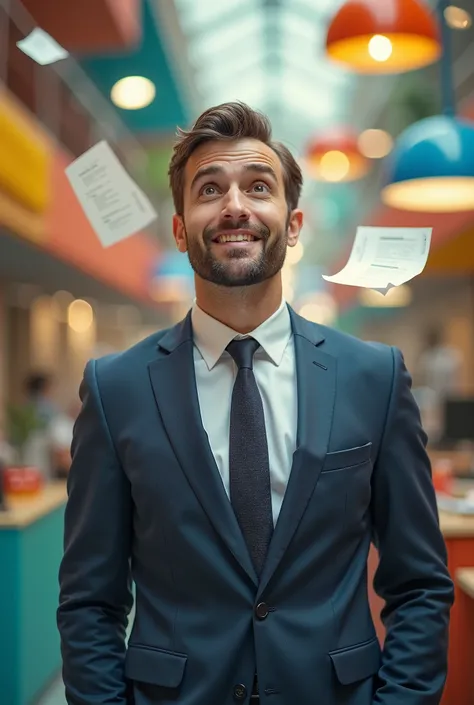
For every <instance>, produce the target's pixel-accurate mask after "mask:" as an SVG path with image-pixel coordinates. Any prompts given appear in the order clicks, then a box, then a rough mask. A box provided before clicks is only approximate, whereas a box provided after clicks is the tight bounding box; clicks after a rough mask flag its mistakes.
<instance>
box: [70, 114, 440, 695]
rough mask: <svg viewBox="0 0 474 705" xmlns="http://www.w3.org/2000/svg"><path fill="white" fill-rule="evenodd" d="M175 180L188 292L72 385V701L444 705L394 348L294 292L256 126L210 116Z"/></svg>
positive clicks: (278, 159)
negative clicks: (370, 589)
mask: <svg viewBox="0 0 474 705" xmlns="http://www.w3.org/2000/svg"><path fill="white" fill-rule="evenodd" d="M170 182H171V189H172V192H173V197H174V203H175V208H176V215H175V216H174V221H173V228H174V236H175V240H176V244H177V247H178V249H179V251H180V252H182V253H187V255H188V256H189V260H190V262H191V265H192V267H193V269H194V272H195V286H196V302H195V304H194V306H193V308H192V310H191V311H190V313H189V314H188V315H187V316H186V318H185V319H184V320H183V321H182V322H181V323H179V324H178V325H176V326H175V327H173V328H170V329H168V330H165V331H160V332H158V333H156V334H154V335H152V336H151V337H149V338H147V339H145V340H144V341H142V342H140V343H139V344H138V345H136V346H134V347H133V348H131V349H130V350H128V351H126V352H124V353H120V354H115V355H110V356H107V357H105V358H102V359H100V360H95V361H91V362H90V363H88V365H87V367H86V370H85V375H84V379H83V382H82V386H81V398H82V401H83V407H82V410H81V412H80V414H79V417H78V420H77V423H76V427H75V432H74V440H73V461H72V465H71V469H70V473H69V479H68V487H69V501H68V505H67V510H66V521H65V553H64V558H63V561H62V565H61V571H60V585H61V594H60V606H59V610H58V624H59V629H60V632H61V643H62V656H63V677H64V682H65V685H66V697H67V701H68V703H69V705H98V703H115V704H116V705H126V704H128V705H131V704H132V703H134V704H135V705H161V704H163V705H164V703H171V702H175V703H180V704H181V705H230V703H233V702H242V703H244V702H249V703H250V702H252V703H253V702H260V701H262V702H263V701H265V702H269V703H270V702H271V703H274V704H275V705H296V704H299V705H310V703H316V702H324V703H325V705H373V703H375V702H377V703H379V705H400V703H403V705H436V704H437V703H439V702H440V700H441V694H442V691H443V686H444V682H445V677H446V660H447V636H448V621H449V611H450V607H451V604H452V601H453V585H452V581H451V578H450V576H449V573H448V571H447V567H446V551H445V545H444V541H443V538H442V535H441V532H440V529H439V526H438V516H437V507H436V500H435V493H434V490H433V486H432V482H431V475H430V464H429V460H428V457H427V454H426V451H425V443H426V435H425V433H424V431H423V429H422V427H421V424H420V417H419V413H418V408H417V406H416V403H415V401H414V399H413V397H412V394H411V392H410V385H411V379H410V376H409V374H408V372H407V370H406V368H405V365H404V361H403V358H402V355H401V353H400V352H399V350H398V349H396V348H390V347H387V346H384V345H381V344H376V343H365V342H362V341H360V340H357V339H355V338H352V337H350V336H348V335H345V334H343V333H341V332H338V331H336V330H332V329H330V328H327V327H324V326H320V325H317V324H315V323H310V322H309V321H307V320H305V319H303V318H301V317H300V316H298V315H297V314H296V313H295V312H294V311H293V310H292V309H291V308H290V307H289V306H288V305H287V304H286V303H285V301H284V300H283V295H282V277H281V270H282V266H283V263H284V260H285V256H286V252H287V247H288V246H289V247H292V246H294V245H295V244H296V243H297V241H298V237H299V233H300V229H301V227H302V222H303V216H302V212H301V210H300V209H299V208H298V202H299V198H300V193H301V187H302V175H301V171H300V168H299V166H298V164H297V162H296V161H295V159H294V158H293V156H292V155H291V153H290V152H289V150H288V149H287V148H285V147H284V146H283V145H281V144H280V143H276V142H274V141H272V136H271V127H270V124H269V122H268V120H267V119H266V118H265V116H263V115H262V114H260V113H257V112H255V111H253V110H252V109H250V108H249V107H248V106H246V105H243V104H241V103H228V104H224V105H220V106H217V107H215V108H211V109H210V110H208V111H206V112H205V113H204V114H203V115H201V116H200V117H199V118H198V120H197V122H196V123H195V125H194V126H193V127H192V129H190V130H189V131H180V132H179V138H178V141H177V144H176V146H175V149H174V153H173V156H172V159H171V165H170ZM372 540H373V541H374V542H375V544H376V546H377V548H378V550H379V555H380V563H379V567H378V570H377V574H376V578H375V588H376V591H377V593H378V594H379V595H380V596H381V597H382V598H383V600H384V601H385V609H384V613H383V617H384V622H385V626H386V630H387V631H386V640H385V643H384V646H383V648H382V649H381V647H380V644H379V641H378V639H377V636H376V633H375V628H374V624H373V621H372V617H371V612H370V606H369V603H368V596H367V558H368V553H369V548H370V544H371V541H372ZM132 579H133V581H134V583H135V587H136V616H135V621H134V624H133V630H132V633H131V636H130V640H129V642H128V646H127V645H126V627H127V618H128V614H129V612H130V609H131V606H132V592H131V584H132Z"/></svg>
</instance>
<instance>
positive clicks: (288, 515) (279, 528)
mask: <svg viewBox="0 0 474 705" xmlns="http://www.w3.org/2000/svg"><path fill="white" fill-rule="evenodd" d="M290 315H291V321H292V327H293V334H294V343H295V360H296V373H297V393H298V432H297V443H296V451H295V453H294V456H293V467H292V470H291V475H290V479H289V482H288V487H287V489H286V493H285V497H284V500H283V504H282V508H281V511H280V516H279V518H278V521H277V524H276V527H275V531H274V534H273V537H272V541H271V544H270V548H269V552H268V557H267V561H266V564H265V567H264V570H263V574H262V576H261V580H260V585H259V594H261V593H262V592H263V590H264V589H265V587H266V586H267V585H268V582H269V580H270V579H271V577H272V575H273V574H274V572H275V570H276V568H277V567H278V565H279V563H280V561H281V559H282V557H283V555H284V553H285V551H286V549H287V548H288V545H289V543H290V541H291V539H292V538H293V536H294V533H295V531H296V529H297V527H298V524H299V522H300V520H301V518H302V516H303V514H304V511H305V509H306V507H307V504H308V502H309V500H310V497H311V494H312V492H313V490H314V488H315V487H316V484H317V482H318V479H319V475H320V473H321V470H322V466H323V462H324V458H325V455H326V452H327V448H328V444H329V439H330V434H331V427H332V418H333V409H334V402H335V396H336V358H334V357H333V356H331V355H329V354H327V353H325V352H323V351H322V350H321V349H320V348H318V345H320V344H321V343H322V342H323V340H324V337H323V336H322V335H321V329H320V328H319V326H316V325H314V324H311V323H309V322H308V321H306V320H305V319H303V318H300V317H299V316H297V315H296V314H295V313H294V312H293V311H292V310H291V309H290Z"/></svg>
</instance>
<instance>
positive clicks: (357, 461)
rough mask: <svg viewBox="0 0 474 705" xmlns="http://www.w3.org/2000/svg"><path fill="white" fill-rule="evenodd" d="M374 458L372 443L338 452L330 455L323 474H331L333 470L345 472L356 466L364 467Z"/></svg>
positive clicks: (327, 456)
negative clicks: (345, 469)
mask: <svg viewBox="0 0 474 705" xmlns="http://www.w3.org/2000/svg"><path fill="white" fill-rule="evenodd" d="M371 456H372V443H366V444H365V445H363V446H358V447H357V448H348V449H347V450H336V451H335V452H333V453H328V454H327V455H326V458H325V460H324V464H323V470H322V472H331V471H332V470H343V469H344V468H350V467H352V466H354V465H362V464H363V463H367V462H369V460H370V458H371Z"/></svg>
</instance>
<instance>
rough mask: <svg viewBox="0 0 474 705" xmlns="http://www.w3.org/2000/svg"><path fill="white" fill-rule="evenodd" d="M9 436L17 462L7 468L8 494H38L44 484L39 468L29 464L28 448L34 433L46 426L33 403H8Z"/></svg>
mask: <svg viewBox="0 0 474 705" xmlns="http://www.w3.org/2000/svg"><path fill="white" fill-rule="evenodd" d="M6 428H7V437H8V440H9V442H10V444H11V445H12V446H13V448H14V449H15V452H16V456H17V458H16V461H17V462H16V464H15V466H14V467H12V466H10V467H7V468H6V470H5V478H4V483H5V492H6V493H7V494H23V495H24V494H27V495H30V494H36V493H37V492H38V491H39V490H40V489H41V487H42V485H43V478H42V475H41V472H40V471H39V469H38V468H35V467H31V466H27V464H26V449H27V447H28V444H29V442H30V440H31V439H32V437H33V436H34V434H36V433H37V432H38V431H41V430H43V429H44V428H45V424H44V422H43V421H42V419H41V418H40V417H39V415H38V413H37V412H36V409H35V407H34V406H33V405H31V404H22V405H13V404H11V405H8V406H7V409H6Z"/></svg>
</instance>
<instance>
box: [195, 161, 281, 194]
mask: <svg viewBox="0 0 474 705" xmlns="http://www.w3.org/2000/svg"><path fill="white" fill-rule="evenodd" d="M223 171H224V169H223V168H222V167H221V166H217V165H215V166H205V167H203V168H202V169H198V171H197V172H196V173H195V175H194V177H193V180H192V182H191V189H192V188H193V187H194V186H195V184H196V182H197V181H200V180H201V179H202V178H204V177H206V176H216V174H222V173H223ZM244 171H246V172H250V171H253V172H256V173H258V174H266V175H267V176H271V177H272V179H273V180H274V181H276V182H278V179H277V175H276V173H275V170H274V169H272V167H271V166H269V165H267V164H259V163H257V164H246V165H245V167H244Z"/></svg>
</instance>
